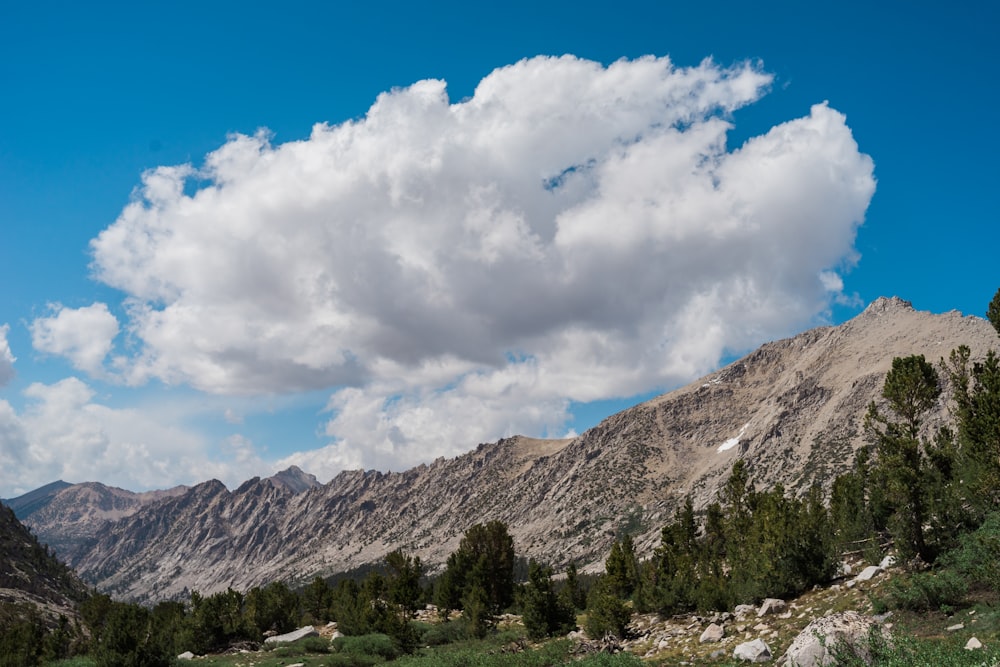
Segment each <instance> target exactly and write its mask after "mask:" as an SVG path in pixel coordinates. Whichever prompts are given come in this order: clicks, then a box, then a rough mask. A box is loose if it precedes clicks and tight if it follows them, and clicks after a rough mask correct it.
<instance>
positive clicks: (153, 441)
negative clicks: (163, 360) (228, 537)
mask: <svg viewBox="0 0 1000 667" xmlns="http://www.w3.org/2000/svg"><path fill="white" fill-rule="evenodd" d="M24 396H25V398H26V399H27V403H26V406H25V408H24V410H23V411H22V412H21V413H18V412H17V411H16V410H15V409H14V408H13V407H12V406H11V404H10V403H8V402H7V401H3V400H0V492H2V493H0V495H4V496H5V497H6V496H10V497H13V496H16V495H18V494H20V493H23V492H26V491H28V490H30V489H33V488H37V487H39V486H41V485H43V484H47V483H49V482H51V481H53V480H56V479H64V480H67V481H70V482H82V481H94V480H96V481H101V482H104V483H106V484H113V485H116V486H121V487H124V488H128V489H133V490H144V489H152V488H164V487H166V486H171V485H174V484H179V483H186V484H192V483H196V482H201V481H204V480H206V479H209V478H213V477H214V478H218V479H221V480H222V481H224V482H225V483H226V484H228V485H229V486H230V487H231V488H232V487H233V485H234V484H239V483H240V482H242V481H243V480H245V479H247V478H249V477H252V476H254V475H259V474H261V471H262V470H269V469H271V467H272V466H271V465H270V464H269V463H266V462H265V461H263V460H262V459H261V457H260V455H259V453H258V452H257V450H256V449H255V448H254V446H253V443H251V442H250V441H249V440H247V439H245V438H242V437H241V436H238V435H234V436H231V437H230V438H229V439H228V440H226V441H225V442H223V443H222V446H221V447H219V448H213V446H212V443H211V442H210V441H208V440H207V439H206V438H205V437H203V436H201V435H199V434H197V433H196V432H195V431H193V430H189V429H185V428H183V427H181V426H178V425H176V424H174V423H173V415H171V416H170V417H163V418H161V417H158V416H157V415H156V414H155V413H154V412H152V411H150V410H141V409H131V408H113V407H110V406H108V405H104V404H102V403H101V402H100V401H98V400H96V394H95V392H94V390H93V389H92V388H91V387H90V386H89V385H88V384H86V383H85V382H83V381H82V380H79V379H78V378H73V377H71V378H66V379H64V380H61V381H59V382H56V383H53V384H42V383H34V384H32V385H30V386H29V387H28V388H27V389H25V391H24ZM213 449H217V451H216V452H215V453H214V454H213V453H212V451H213Z"/></svg>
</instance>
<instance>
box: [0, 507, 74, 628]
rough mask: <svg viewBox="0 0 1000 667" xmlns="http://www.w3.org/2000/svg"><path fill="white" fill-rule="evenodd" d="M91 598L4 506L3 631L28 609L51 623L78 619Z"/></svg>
mask: <svg viewBox="0 0 1000 667" xmlns="http://www.w3.org/2000/svg"><path fill="white" fill-rule="evenodd" d="M87 595H88V591H87V588H86V586H85V585H84V584H83V583H82V582H81V581H80V579H79V578H78V577H77V576H76V574H74V573H73V571H72V570H70V569H69V568H68V567H66V566H65V565H63V564H62V563H60V562H59V561H58V560H56V558H55V557H54V556H53V555H52V554H51V553H50V551H49V550H48V549H46V548H45V547H44V546H42V545H41V544H39V543H38V540H37V539H36V538H35V536H34V535H32V534H31V532H30V531H29V530H28V529H27V528H26V527H25V526H24V525H23V524H22V523H21V522H20V521H18V520H17V517H16V516H15V515H14V511H13V510H12V509H10V508H9V507H7V506H5V505H2V504H0V627H2V626H3V625H4V623H6V622H7V621H8V620H11V619H13V618H16V617H18V616H20V615H21V614H23V613H24V611H25V610H26V609H27V608H34V609H35V610H37V611H38V612H39V613H40V615H41V616H42V618H44V619H46V620H47V621H48V622H50V623H54V622H55V620H56V619H57V618H58V617H59V616H60V615H64V616H66V617H74V616H75V611H74V609H75V607H76V605H77V604H78V603H79V602H81V601H83V600H84V599H85V598H86V597H87Z"/></svg>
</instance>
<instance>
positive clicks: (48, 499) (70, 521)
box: [4, 480, 188, 561]
mask: <svg viewBox="0 0 1000 667" xmlns="http://www.w3.org/2000/svg"><path fill="white" fill-rule="evenodd" d="M187 490H188V487H186V486H178V487H174V488H172V489H167V490H165V491H147V492H145V493H134V492H132V491H126V490H125V489H119V488H116V487H113V486H106V485H104V484H101V483H100V482H84V483H82V484H69V483H67V482H63V481H62V480H60V481H58V482H53V483H51V484H47V485H45V486H43V487H41V488H39V489H35V490H34V491H31V492H29V493H26V494H24V495H23V496H19V497H17V498H13V499H11V500H9V501H7V500H5V501H4V502H5V503H6V504H7V505H8V506H9V507H10V508H11V509H13V510H14V512H15V514H16V515H17V517H18V519H20V520H21V521H22V522H23V523H24V524H25V525H26V526H28V527H29V528H31V530H32V531H34V533H35V535H37V536H38V539H39V541H40V542H41V543H42V544H47V545H49V547H51V548H52V549H53V550H54V551H55V552H56V554H58V556H59V557H60V558H62V559H63V560H64V561H71V560H72V559H73V558H74V554H75V553H76V551H77V549H78V548H79V547H80V545H81V544H83V543H85V542H87V541H88V540H89V539H91V538H92V537H93V536H94V535H95V534H96V533H97V531H98V530H100V529H101V528H102V527H103V526H104V525H105V524H107V523H109V522H111V521H117V520H118V519H121V518H123V517H127V516H129V515H131V514H134V513H135V512H137V511H138V510H139V508H141V507H143V506H144V505H148V504H150V503H155V502H157V501H159V500H162V499H164V498H169V497H173V496H178V495H181V494H183V493H185V492H186V491H187Z"/></svg>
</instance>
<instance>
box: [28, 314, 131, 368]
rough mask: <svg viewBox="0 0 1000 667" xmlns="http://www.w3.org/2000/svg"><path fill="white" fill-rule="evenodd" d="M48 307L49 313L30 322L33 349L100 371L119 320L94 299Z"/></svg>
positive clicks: (109, 350)
mask: <svg viewBox="0 0 1000 667" xmlns="http://www.w3.org/2000/svg"><path fill="white" fill-rule="evenodd" d="M49 309H50V310H51V311H52V312H53V313H54V314H53V315H52V316H50V317H39V318H37V319H36V320H35V321H34V322H32V323H31V344H32V345H33V346H34V347H35V349H36V350H38V351H39V352H46V353H49V354H56V355H60V356H64V357H66V358H67V359H69V361H70V363H72V364H73V367H74V368H76V369H78V370H81V371H85V372H87V373H90V374H91V375H98V376H99V375H103V374H104V370H103V366H104V359H105V358H106V357H107V356H108V353H110V352H111V348H112V344H113V342H114V339H115V337H116V336H117V335H118V330H119V329H118V320H117V318H115V316H114V315H112V314H111V312H110V311H109V310H108V306H107V305H106V304H103V303H95V304H92V305H90V306H86V307H83V308H66V307H64V306H62V305H60V304H52V305H50V306H49Z"/></svg>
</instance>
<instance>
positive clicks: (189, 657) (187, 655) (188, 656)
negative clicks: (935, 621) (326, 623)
mask: <svg viewBox="0 0 1000 667" xmlns="http://www.w3.org/2000/svg"><path fill="white" fill-rule="evenodd" d="M966 648H968V646H966ZM177 659H178V660H194V653H192V652H191V651H184V652H183V653H181V654H180V655H179V656H177Z"/></svg>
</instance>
